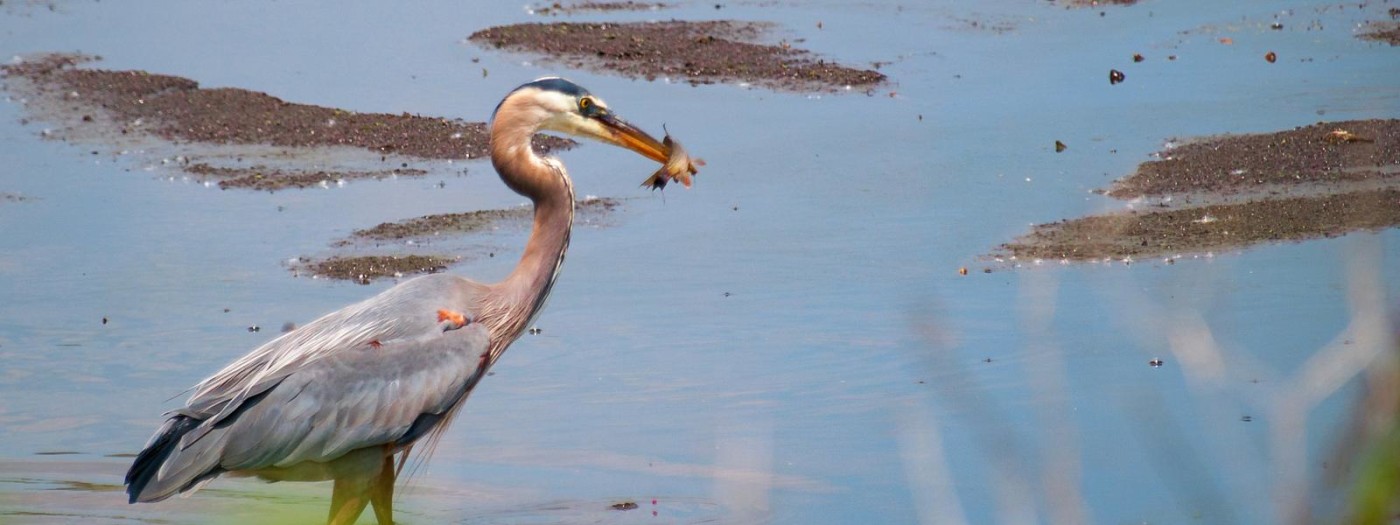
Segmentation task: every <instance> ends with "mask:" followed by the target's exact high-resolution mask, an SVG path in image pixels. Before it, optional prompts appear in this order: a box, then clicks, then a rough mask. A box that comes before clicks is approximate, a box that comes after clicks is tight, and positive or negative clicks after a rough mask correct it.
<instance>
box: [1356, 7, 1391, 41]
mask: <svg viewBox="0 0 1400 525" xmlns="http://www.w3.org/2000/svg"><path fill="white" fill-rule="evenodd" d="M1391 16H1392V17H1394V16H1395V15H1394V14H1392V15H1391ZM1356 38H1360V39H1362V40H1374V41H1376V42H1385V43H1387V44H1390V45H1392V46H1400V22H1392V21H1373V22H1367V23H1366V25H1365V26H1364V27H1362V29H1361V32H1359V33H1357V34H1356Z"/></svg>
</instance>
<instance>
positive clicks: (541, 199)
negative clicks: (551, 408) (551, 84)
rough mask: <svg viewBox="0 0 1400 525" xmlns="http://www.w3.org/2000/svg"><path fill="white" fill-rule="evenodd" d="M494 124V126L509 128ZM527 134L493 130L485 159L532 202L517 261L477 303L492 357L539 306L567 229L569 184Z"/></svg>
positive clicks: (570, 218)
mask: <svg viewBox="0 0 1400 525" xmlns="http://www.w3.org/2000/svg"><path fill="white" fill-rule="evenodd" d="M496 124H497V126H496V129H501V128H505V129H512V127H510V126H502V123H499V122H498V123H496ZM530 137H531V134H526V133H517V134H509V133H499V134H498V133H495V132H494V130H493V134H492V137H491V162H492V164H494V165H495V167H496V171H497V172H498V173H500V175H501V180H502V181H504V182H505V183H506V185H507V186H510V188H511V189H512V190H515V191H516V192H517V193H519V194H521V195H524V196H525V197H528V198H529V199H530V200H531V201H532V202H533V203H534V207H535V220H534V226H533V228H532V229H531V231H530V240H529V241H527V242H526V243H525V252H524V253H523V254H522V255H521V256H520V262H519V263H517V264H516V265H515V270H513V271H512V272H511V273H510V275H509V276H507V277H506V278H505V279H504V280H502V281H501V282H499V283H496V284H494V285H491V287H490V288H491V291H490V293H488V294H487V296H486V297H485V301H484V303H485V304H483V305H482V317H483V319H482V320H483V321H485V322H487V323H488V324H487V326H488V327H490V329H491V341H492V348H491V360H492V361H493V362H494V361H495V360H496V359H497V358H498V357H500V354H501V352H502V351H504V350H505V347H506V346H509V345H510V343H511V342H513V341H515V339H516V338H518V337H520V334H521V332H524V331H525V328H526V327H528V326H529V324H530V322H531V321H532V320H533V319H534V317H535V316H536V315H537V314H538V313H539V311H540V309H542V308H544V304H545V300H546V299H547V298H548V297H549V291H550V289H551V288H552V287H553V286H554V280H555V278H556V277H557V276H558V275H559V268H560V267H561V266H562V265H563V263H564V252H565V251H566V250H568V248H569V233H570V230H571V229H572V228H573V221H574V189H573V184H572V183H571V182H570V181H569V177H568V175H567V174H566V173H565V172H564V167H563V166H562V165H560V164H559V163H558V162H556V161H553V160H546V159H542V158H540V157H539V156H538V155H536V154H535V153H534V151H533V150H532V149H531V148H530Z"/></svg>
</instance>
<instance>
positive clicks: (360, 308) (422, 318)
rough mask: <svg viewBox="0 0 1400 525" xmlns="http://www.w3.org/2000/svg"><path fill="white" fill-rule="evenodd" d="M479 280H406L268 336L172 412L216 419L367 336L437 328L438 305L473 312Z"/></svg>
mask: <svg viewBox="0 0 1400 525" xmlns="http://www.w3.org/2000/svg"><path fill="white" fill-rule="evenodd" d="M483 290H484V287H483V286H482V285H481V284H478V283H475V282H473V281H470V280H467V279H463V278H461V277H456V276H451V275H442V274H438V275H426V276H422V277H418V278H415V279H411V280H408V281H405V282H403V283H401V284H399V285H398V286H395V287H393V288H390V289H388V290H385V291H384V292H382V293H380V294H379V295H376V296H374V297H372V298H370V299H367V300H365V301H362V302H359V303H356V304H352V305H350V306H347V307H345V308H342V309H340V310H337V311H335V312H332V313H330V314H327V315H325V316H323V317H321V318H320V319H317V320H315V321H312V322H311V323H308V324H307V325H305V326H302V327H300V328H298V329H296V330H293V331H291V332H288V333H286V334H283V335H282V336H281V337H278V338H277V339H274V340H272V341H269V342H268V343H267V344H264V345H263V346H261V347H258V348H257V349H255V350H253V351H252V352H250V353H249V354H248V355H246V356H243V357H242V358H240V359H238V360H237V361H234V362H233V363H231V364H229V365H228V366H227V367H224V369H223V370H220V371H219V372H218V373H216V374H214V375H213V376H210V377H209V378H208V379H205V380H204V381H202V382H200V383H199V384H198V385H196V386H195V393H194V394H193V395H191V396H190V399H189V401H187V402H186V406H185V408H182V409H180V410H177V411H176V413H179V414H182V415H186V416H189V417H192V418H195V419H207V420H211V421H214V422H217V421H219V420H221V419H223V418H225V417H227V416H228V415H229V414H230V413H231V411H232V410H234V409H236V408H237V407H239V406H241V405H242V403H243V402H244V401H245V400H246V399H248V398H250V397H253V396H256V395H258V394H260V393H262V392H264V391H266V390H267V389H268V388H270V387H272V386H273V385H276V384H278V383H280V382H281V381H283V380H284V378H286V377H287V376H288V375H289V374H291V373H293V372H295V371H297V370H300V369H302V368H303V367H306V366H308V365H310V364H312V363H314V362H316V361H317V360H320V359H323V358H326V357H328V356H333V355H336V354H337V353H339V352H342V351H346V350H347V349H358V348H362V347H364V346H365V345H366V344H368V343H370V342H371V341H379V342H384V341H389V340H394V339H401V338H405V337H414V336H417V335H419V334H424V333H428V332H429V331H431V330H433V329H435V328H436V323H437V318H436V313H437V310H438V309H442V308H446V309H452V310H457V311H459V312H462V313H465V314H468V315H469V316H472V317H474V316H475V312H474V311H472V310H474V308H473V307H474V305H475V302H476V300H477V298H479V296H480V295H481V293H482V292H483Z"/></svg>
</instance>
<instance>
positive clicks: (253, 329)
mask: <svg viewBox="0 0 1400 525" xmlns="http://www.w3.org/2000/svg"><path fill="white" fill-rule="evenodd" d="M248 331H249V332H261V331H262V327H260V326H258V325H255V324H254V325H248Z"/></svg>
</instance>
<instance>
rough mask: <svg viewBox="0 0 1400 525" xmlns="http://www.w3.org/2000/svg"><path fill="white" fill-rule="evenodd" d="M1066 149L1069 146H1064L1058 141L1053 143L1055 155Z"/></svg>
mask: <svg viewBox="0 0 1400 525" xmlns="http://www.w3.org/2000/svg"><path fill="white" fill-rule="evenodd" d="M1066 149H1069V146H1066V145H1065V143H1063V142H1060V141H1058V140H1057V141H1055V153H1060V152H1062V151H1064V150H1066Z"/></svg>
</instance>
